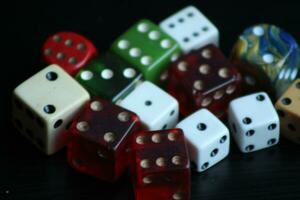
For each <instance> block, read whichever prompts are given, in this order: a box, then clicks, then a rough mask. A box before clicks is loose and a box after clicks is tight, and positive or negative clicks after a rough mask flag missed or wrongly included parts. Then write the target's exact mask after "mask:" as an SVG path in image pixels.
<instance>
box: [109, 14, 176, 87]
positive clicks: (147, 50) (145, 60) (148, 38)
mask: <svg viewBox="0 0 300 200" xmlns="http://www.w3.org/2000/svg"><path fill="white" fill-rule="evenodd" d="M111 51H112V52H113V53H115V54H116V55H118V56H120V57H121V58H122V59H123V60H125V61H127V62H128V63H129V64H131V65H132V66H133V67H135V68H136V69H137V70H139V71H140V72H141V73H142V74H143V76H144V78H145V79H146V80H149V81H152V82H157V81H158V80H159V78H160V77H159V76H160V75H161V73H162V72H163V71H164V70H165V69H166V68H167V66H168V65H169V63H170V62H171V61H174V60H176V59H177V57H178V56H179V54H180V53H181V50H180V48H179V45H178V44H177V42H176V41H175V40H173V39H172V38H171V37H170V36H169V35H167V34H166V33H164V32H163V31H162V30H161V29H160V28H159V27H158V26H157V25H155V24H154V23H152V22H151V21H149V20H147V19H143V20H141V21H139V22H138V23H136V24H135V25H133V26H132V27H131V28H129V29H128V30H127V31H126V32H125V33H124V34H123V35H121V36H120V37H119V38H118V39H117V40H116V41H115V42H114V43H113V45H112V47H111Z"/></svg>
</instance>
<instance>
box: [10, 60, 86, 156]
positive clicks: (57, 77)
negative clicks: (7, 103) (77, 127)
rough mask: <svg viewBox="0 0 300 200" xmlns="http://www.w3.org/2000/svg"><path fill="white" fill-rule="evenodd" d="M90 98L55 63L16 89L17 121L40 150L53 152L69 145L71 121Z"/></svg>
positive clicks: (24, 133) (49, 153)
mask: <svg viewBox="0 0 300 200" xmlns="http://www.w3.org/2000/svg"><path fill="white" fill-rule="evenodd" d="M89 99H90V96H89V94H88V92H87V91H86V90H85V89H84V88H82V87H81V86H80V85H79V84H78V83H77V82H76V81H75V80H74V79H73V78H72V77H70V76H69V75H68V74H67V73H66V72H65V71H64V70H62V69H61V67H59V66H58V65H55V64H53V65H50V66H48V67H46V68H44V69H43V70H41V71H40V72H38V73H37V74H35V75H33V76H32V77H31V78H29V79H27V80H26V81H25V82H23V83H22V84H20V85H19V86H18V87H17V88H16V89H15V90H14V92H13V103H12V116H13V121H14V123H15V125H16V127H17V129H18V130H19V131H20V132H21V133H22V134H23V135H25V136H26V138H27V139H29V140H30V141H31V142H32V143H33V144H34V145H35V146H36V147H38V149H40V150H41V151H43V152H44V153H46V154H47V155H51V154H53V153H55V152H57V151H58V150H60V149H61V148H62V147H64V146H65V145H66V143H67V132H66V130H67V128H68V127H69V123H70V122H71V121H72V120H73V118H74V117H75V116H76V114H77V113H78V112H80V110H81V109H82V107H83V105H84V104H85V103H86V102H87V101H88V100H89Z"/></svg>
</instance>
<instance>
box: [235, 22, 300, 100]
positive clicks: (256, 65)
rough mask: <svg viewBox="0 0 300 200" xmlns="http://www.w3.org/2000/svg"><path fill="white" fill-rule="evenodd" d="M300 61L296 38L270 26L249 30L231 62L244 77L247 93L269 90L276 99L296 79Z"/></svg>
mask: <svg viewBox="0 0 300 200" xmlns="http://www.w3.org/2000/svg"><path fill="white" fill-rule="evenodd" d="M299 59H300V54H299V46H298V44H297V42H296V40H295V39H294V38H293V36H291V35H290V34H289V33H287V32H285V31H284V30H282V29H281V28H279V27H277V26H274V25H270V24H257V25H254V26H252V27H249V28H247V29H246V30H245V31H244V32H243V33H242V34H241V35H240V36H239V39H238V41H237V42H236V43H235V45H234V47H233V50H232V53H231V61H232V62H233V63H234V64H235V65H236V66H237V67H238V69H239V71H240V72H241V74H242V76H243V77H244V78H243V90H244V92H245V93H246V94H248V93H253V92H258V91H260V90H261V91H267V93H268V94H269V95H270V96H271V98H272V99H273V98H274V99H277V98H279V97H280V96H281V95H282V93H283V92H284V91H285V90H286V89H287V88H288V87H289V85H290V84H291V83H292V82H293V81H294V80H295V79H296V77H297V73H298V72H299V68H300V60H299Z"/></svg>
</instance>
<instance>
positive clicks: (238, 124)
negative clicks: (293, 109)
mask: <svg viewBox="0 0 300 200" xmlns="http://www.w3.org/2000/svg"><path fill="white" fill-rule="evenodd" d="M228 123H229V125H230V129H231V133H232V135H233V137H234V139H235V141H236V143H237V145H238V147H239V149H240V150H241V151H242V152H244V153H248V152H252V151H257V150H260V149H263V148H267V147H270V146H273V145H275V144H277V143H278V141H279V117H278V115H277V112H276V110H275V108H274V106H273V104H272V102H271V100H270V98H269V96H268V95H267V94H266V93H264V92H260V93H255V94H251V95H248V96H244V97H240V98H238V99H235V100H233V101H231V102H230V105H229V110H228Z"/></svg>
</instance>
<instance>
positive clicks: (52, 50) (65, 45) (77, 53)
mask: <svg viewBox="0 0 300 200" xmlns="http://www.w3.org/2000/svg"><path fill="white" fill-rule="evenodd" d="M96 55H97V49H96V47H95V46H94V45H93V43H92V42H90V41H89V40H88V39H87V38H85V37H83V36H81V35H79V34H77V33H73V32H59V33H56V34H54V35H52V36H50V37H49V38H48V39H47V40H46V42H45V43H44V46H43V59H44V60H45V61H46V62H47V63H49V64H57V65H59V66H61V67H62V68H63V69H64V70H65V71H66V72H68V73H69V74H70V75H75V74H76V73H77V72H78V70H79V69H80V68H82V67H83V66H84V65H86V64H87V62H88V61H90V60H91V58H93V57H94V56H96Z"/></svg>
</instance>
